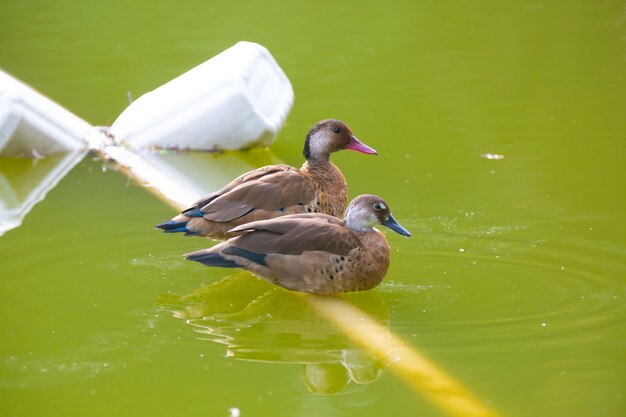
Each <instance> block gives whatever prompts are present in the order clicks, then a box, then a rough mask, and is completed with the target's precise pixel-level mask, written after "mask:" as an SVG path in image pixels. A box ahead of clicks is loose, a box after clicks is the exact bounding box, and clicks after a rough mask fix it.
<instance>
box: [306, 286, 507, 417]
mask: <svg viewBox="0 0 626 417" xmlns="http://www.w3.org/2000/svg"><path fill="white" fill-rule="evenodd" d="M301 296H302V297H303V298H304V299H305V300H306V301H307V302H308V304H309V305H310V306H311V307H312V308H313V309H314V310H315V311H316V312H317V313H318V314H320V315H322V316H323V317H325V318H326V319H327V320H329V321H331V322H333V323H334V324H335V325H336V326H338V327H339V328H340V329H341V330H342V331H343V332H344V333H345V334H346V335H347V336H348V337H349V338H351V339H352V340H354V341H355V342H356V343H358V344H359V345H361V346H362V347H363V348H365V349H367V350H368V351H370V352H372V353H374V354H375V355H376V356H378V357H379V358H380V359H382V360H384V361H386V362H388V363H390V364H391V365H390V366H391V368H392V369H393V370H394V371H395V372H396V373H397V374H398V375H399V376H400V377H402V378H403V379H404V380H405V381H406V382H408V383H409V384H410V385H411V386H412V387H413V388H415V389H416V390H418V391H419V392H421V393H423V394H424V395H425V396H426V397H428V398H429V399H430V400H431V401H432V402H433V403H434V404H435V405H437V406H438V407H439V408H441V409H442V410H443V411H445V412H447V413H448V414H450V415H451V416H459V417H496V416H497V414H496V413H495V412H494V411H492V410H490V409H489V408H488V407H487V406H486V405H485V404H483V402H481V401H480V400H479V399H478V398H476V397H475V396H474V395H473V394H472V393H471V392H470V391H469V390H468V389H467V388H465V387H464V386H463V385H461V384H460V383H459V382H457V381H456V380H454V378H452V377H451V376H450V375H448V374H446V373H445V372H444V371H443V370H441V369H439V368H438V367H437V366H436V365H435V364H433V363H432V362H430V361H429V360H428V359H427V358H426V357H424V356H423V355H421V354H420V353H419V352H417V351H416V350H415V349H413V348H411V347H410V346H408V345H407V344H406V343H404V342H403V341H402V340H400V339H399V338H398V337H397V336H395V335H394V334H393V333H391V331H390V330H389V329H388V328H387V327H385V326H382V325H381V324H379V323H378V322H376V321H375V320H374V319H372V318H371V317H370V316H369V315H368V314H367V313H365V312H363V311H361V310H360V309H359V308H358V307H355V306H354V305H352V304H350V303H349V302H347V301H345V300H343V299H341V298H339V297H330V296H317V295H308V294H301Z"/></svg>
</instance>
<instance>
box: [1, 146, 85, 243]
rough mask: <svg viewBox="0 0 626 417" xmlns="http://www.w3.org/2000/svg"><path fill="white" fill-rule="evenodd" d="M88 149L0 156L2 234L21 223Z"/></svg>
mask: <svg viewBox="0 0 626 417" xmlns="http://www.w3.org/2000/svg"><path fill="white" fill-rule="evenodd" d="M84 155H85V152H83V151H78V152H70V153H57V154H53V155H50V156H47V157H45V158H42V159H30V158H0V236H1V235H3V234H4V233H5V232H7V231H8V230H11V229H14V228H16V227H18V226H19V225H20V224H22V221H23V220H24V217H26V215H27V214H28V213H29V212H30V211H31V210H32V208H33V207H34V206H35V204H37V203H38V202H40V201H41V200H43V199H44V198H45V196H46V194H47V193H48V192H49V191H50V190H52V189H53V188H54V187H55V186H56V185H57V184H58V183H59V181H61V179H62V178H63V177H65V176H66V175H67V173H68V172H70V170H71V169H72V168H73V167H74V166H75V165H76V164H78V163H79V162H80V161H81V160H82V159H83V156H84Z"/></svg>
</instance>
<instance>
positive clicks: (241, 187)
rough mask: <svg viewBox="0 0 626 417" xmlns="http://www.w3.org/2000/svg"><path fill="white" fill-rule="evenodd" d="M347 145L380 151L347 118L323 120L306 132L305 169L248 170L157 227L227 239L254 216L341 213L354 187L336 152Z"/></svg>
mask: <svg viewBox="0 0 626 417" xmlns="http://www.w3.org/2000/svg"><path fill="white" fill-rule="evenodd" d="M343 149H351V150H354V151H358V152H362V153H365V154H376V151H375V150H374V149H372V148H370V147H369V146H367V145H365V144H363V143H361V142H360V141H359V140H358V139H357V138H356V137H355V136H354V135H353V134H352V131H351V130H350V128H349V127H348V126H347V125H346V124H345V123H343V122H341V121H339V120H334V119H329V120H322V121H321V122H319V123H317V124H316V125H315V126H313V127H312V128H311V130H310V131H309V133H308V134H307V136H306V140H305V142H304V152H303V153H304V157H305V158H306V161H305V162H304V164H303V165H302V167H301V168H300V169H297V168H294V167H291V166H289V165H268V166H264V167H261V168H258V169H255V170H254V171H250V172H247V173H245V174H243V175H241V176H240V177H238V178H236V179H234V180H233V181H231V182H230V183H229V184H228V185H226V186H224V187H223V188H222V189H221V190H219V191H216V192H214V193H212V194H209V195H206V196H204V197H202V198H201V199H200V200H198V201H197V202H196V203H195V204H194V205H193V206H192V207H190V208H188V209H187V210H184V211H183V212H182V213H180V214H179V215H178V216H176V217H174V218H173V219H171V220H169V221H167V222H165V223H162V224H159V225H157V226H156V227H157V228H159V229H163V231H165V232H167V233H173V232H183V233H185V235H187V236H205V237H211V238H214V239H226V238H228V237H231V235H230V234H229V232H228V231H229V230H230V229H232V228H234V227H235V226H238V225H240V224H245V223H250V222H252V221H257V220H265V219H271V218H275V217H280V216H284V215H288V214H297V213H325V214H329V215H331V216H341V214H342V213H343V211H344V209H345V206H346V203H347V201H348V186H347V184H346V179H345V178H344V176H343V174H342V173H341V171H340V170H339V168H337V167H336V166H335V165H334V164H333V163H332V162H331V161H330V154H331V153H333V152H337V151H341V150H343Z"/></svg>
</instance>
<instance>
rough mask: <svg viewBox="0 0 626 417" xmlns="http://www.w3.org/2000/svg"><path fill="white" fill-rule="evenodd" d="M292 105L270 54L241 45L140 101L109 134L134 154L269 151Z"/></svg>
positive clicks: (288, 88)
mask: <svg viewBox="0 0 626 417" xmlns="http://www.w3.org/2000/svg"><path fill="white" fill-rule="evenodd" d="M293 99H294V94H293V89H292V87H291V83H290V82H289V79H288V78H287V76H286V75H285V73H284V72H283V71H282V70H281V69H280V67H279V66H278V64H277V63H276V61H275V60H274V58H273V57H272V55H271V54H270V53H269V51H268V50H267V49H266V48H265V47H263V46H261V45H259V44H257V43H252V42H239V43H237V44H236V45H234V46H233V47H231V48H229V49H227V50H225V51H224V52H222V53H220V54H219V55H217V56H215V57H213V58H211V59H209V60H208V61H206V62H204V63H203V64H200V65H199V66H197V67H195V68H193V69H191V70H190V71H188V72H186V73H184V74H182V75H181V76H179V77H177V78H175V79H173V80H172V81H170V82H168V83H167V84H164V85H163V86H161V87H159V88H157V89H156V90H154V91H152V92H149V93H147V94H144V95H143V96H141V97H139V98H138V99H137V100H136V101H134V102H133V103H132V104H131V105H129V106H128V108H126V110H124V111H123V112H122V114H121V115H120V116H119V117H118V118H117V120H116V121H115V122H114V123H113V125H112V126H111V131H110V132H111V133H112V134H113V135H114V137H115V139H116V141H118V142H123V143H125V144H127V145H128V146H130V147H131V148H145V147H157V148H171V149H177V148H178V149H202V150H218V149H223V150H233V149H242V148H249V147H254V146H268V145H270V144H271V143H272V142H273V140H274V138H275V137H276V135H277V133H278V131H279V130H280V128H281V126H282V124H283V123H284V121H285V119H286V118H287V114H288V113H289V110H290V109H291V105H292V104H293Z"/></svg>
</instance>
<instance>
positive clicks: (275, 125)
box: [0, 42, 294, 235]
mask: <svg viewBox="0 0 626 417" xmlns="http://www.w3.org/2000/svg"><path fill="white" fill-rule="evenodd" d="M293 99H294V95H293V89H292V87H291V84H290V82H289V80H288V79H287V76H286V75H285V74H284V72H283V71H282V70H281V69H280V67H279V66H278V64H277V63H276V61H275V60H274V58H273V57H272V56H271V54H270V53H269V51H268V50H267V49H266V48H264V47H263V46H261V45H259V44H256V43H251V42H239V43H237V44H236V45H234V46H233V47H231V48H229V49H227V50H226V51H224V52H222V53H221V54H219V55H217V56H215V57H214V58H211V59H209V60H208V61H206V62H204V63H203V64H201V65H199V66H197V67H196V68H193V69H192V70H190V71H188V72H186V73H185V74H183V75H181V76H179V77H177V78H176V79H174V80H172V81H170V82H169V83H167V84H165V85H163V86H161V87H159V88H157V89H156V90H154V91H152V92H150V93H147V94H145V95H143V96H141V97H140V98H139V99H138V100H136V101H135V102H133V103H132V104H131V105H130V106H129V107H128V108H127V109H126V110H124V112H122V114H121V115H120V116H119V117H118V119H117V120H116V121H115V122H114V124H113V126H112V127H111V129H110V131H109V132H110V134H111V135H109V136H108V137H107V136H106V135H104V134H103V133H102V132H101V131H100V130H99V129H97V128H95V127H93V126H91V125H90V124H89V123H87V122H86V121H84V120H82V119H80V118H79V117H77V116H75V115H74V114H72V113H71V112H69V111H68V110H66V109H64V108H63V107H61V106H59V105H58V104H56V103H54V102H53V101H52V100H50V99H48V98H46V97H44V96H43V95H41V94H40V93H38V92H37V91H35V90H33V89H32V88H30V87H28V86H27V85H25V84H24V83H22V82H20V81H18V80H17V79H15V78H14V77H12V76H10V75H8V74H6V73H4V72H2V71H1V70H0V164H2V163H3V162H2V158H13V157H18V158H32V159H33V167H36V165H37V164H40V165H39V167H37V169H29V170H26V172H24V173H23V175H26V176H30V178H29V179H30V181H23V178H20V179H16V178H14V176H12V175H11V174H8V175H7V174H6V173H3V170H2V169H1V168H2V166H1V165H0V235H2V233H4V232H5V231H7V230H10V229H12V228H15V227H17V226H19V225H20V224H21V222H22V219H23V218H24V216H26V214H27V213H28V212H29V211H30V209H31V208H32V207H33V206H34V205H35V204H36V203H37V202H38V201H41V200H42V199H43V198H44V197H45V195H46V193H47V192H48V191H49V190H51V189H52V188H53V187H54V186H55V185H56V184H57V183H58V182H59V181H60V180H61V179H62V178H63V177H64V176H65V175H66V174H67V173H68V172H69V171H70V170H71V169H72V168H73V167H74V166H75V165H76V164H77V163H78V162H80V160H81V159H82V158H83V157H84V155H85V154H86V152H87V151H88V150H89V149H91V150H93V151H95V152H96V153H98V154H99V155H100V156H101V157H103V158H105V159H108V160H112V161H114V162H115V163H116V164H117V165H118V166H119V167H120V168H121V171H122V172H124V173H125V174H127V175H129V176H131V177H132V178H133V179H135V180H137V181H138V182H139V183H141V184H143V185H146V186H147V187H148V188H149V190H150V191H152V192H154V193H155V194H157V195H158V196H160V197H162V198H165V199H166V200H168V201H169V202H170V203H171V204H173V205H175V206H176V207H184V206H186V205H188V204H191V203H192V202H193V201H194V200H195V199H196V198H198V197H199V196H200V195H201V194H203V193H206V192H207V191H210V190H212V189H217V188H219V187H220V186H221V185H223V184H224V183H225V182H226V180H227V179H230V178H232V177H234V176H236V175H238V174H239V173H241V172H243V171H246V170H249V169H252V168H254V167H253V166H251V165H250V164H248V163H245V162H243V161H242V160H241V159H239V158H236V157H230V158H229V157H227V156H225V157H223V158H222V157H220V158H216V159H215V160H213V161H211V163H205V162H206V161H205V162H198V163H195V162H194V163H193V164H188V163H184V162H181V159H184V158H182V156H181V158H177V157H176V155H170V156H167V155H162V154H159V153H155V152H154V151H151V150H144V149H145V148H177V149H201V150H218V149H220V150H233V149H242V148H251V147H254V146H268V145H270V144H271V143H272V142H273V140H274V139H275V137H276V135H277V134H278V131H279V130H280V128H281V126H282V124H283V123H284V121H285V119H286V117H287V115H288V113H289V111H290V110H291V106H292V104H293ZM123 145H127V146H123ZM58 153H62V154H67V155H65V156H63V157H58V158H52V159H50V160H47V161H46V163H45V164H44V163H42V162H43V161H39V159H40V158H42V157H45V156H48V155H52V154H58ZM46 159H47V158H46ZM52 162H54V163H52ZM277 162H279V161H277ZM5 164H7V163H6V162H5ZM44 167H45V168H46V169H43V168H44ZM200 171H202V175H201V177H200V176H198V177H197V178H198V180H197V181H196V182H193V181H192V182H189V178H194V175H199V174H200ZM31 173H32V176H31ZM226 174H228V175H226ZM226 177H228V178H226ZM18 182H19V183H20V186H19V187H17V186H16V185H14V184H17V183H18ZM25 184H29V185H28V187H29V188H28V189H25V188H24V186H25ZM181 184H187V185H185V186H181ZM16 187H17V188H16ZM18 188H19V190H18Z"/></svg>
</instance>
